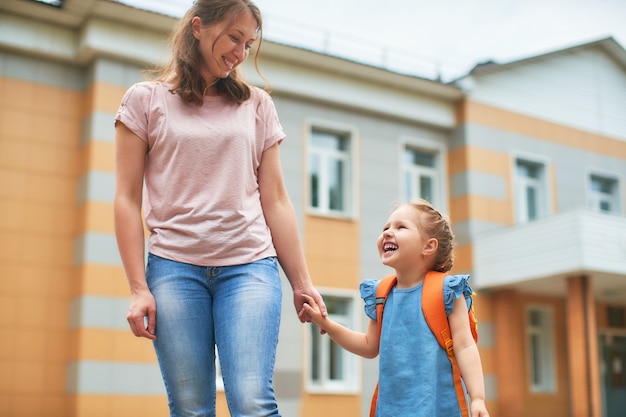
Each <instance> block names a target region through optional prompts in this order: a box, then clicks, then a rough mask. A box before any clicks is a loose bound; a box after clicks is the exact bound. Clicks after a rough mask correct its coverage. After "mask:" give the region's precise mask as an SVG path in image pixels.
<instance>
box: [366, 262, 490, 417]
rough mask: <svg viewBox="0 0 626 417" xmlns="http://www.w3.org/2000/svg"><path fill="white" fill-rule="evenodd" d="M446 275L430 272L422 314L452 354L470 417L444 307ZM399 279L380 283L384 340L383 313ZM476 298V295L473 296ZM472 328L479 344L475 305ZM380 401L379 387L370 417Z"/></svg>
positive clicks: (459, 395) (461, 404) (379, 306)
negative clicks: (444, 281) (388, 297)
mask: <svg viewBox="0 0 626 417" xmlns="http://www.w3.org/2000/svg"><path fill="white" fill-rule="evenodd" d="M444 278H445V274H444V273H443V272H435V271H430V272H428V273H427V274H426V277H425V278H424V286H423V288H422V311H423V312H424V317H425V318H426V322H427V323H428V327H430V330H431V331H432V332H433V334H434V335H435V337H436V338H437V341H438V342H439V345H440V346H441V347H442V348H443V349H445V350H446V352H447V353H448V359H450V363H451V364H452V377H453V379H454V388H455V390H456V397H457V400H458V401H459V407H460V408H461V414H462V415H463V417H468V415H469V411H468V408H467V401H466V400H465V393H464V392H463V385H462V383H461V371H460V369H459V365H458V364H457V361H456V358H455V357H454V350H453V349H452V337H451V335H450V325H449V324H448V317H447V316H446V310H445V306H444V303H443V280H444ZM396 282H397V279H396V276H395V275H387V276H386V277H384V278H383V279H381V280H380V283H379V284H378V288H377V289H376V316H377V319H378V337H379V340H380V333H381V331H382V324H383V309H384V308H385V302H386V301H387V295H388V294H389V291H391V288H393V286H394V285H396ZM472 296H474V294H472ZM468 315H469V322H470V328H471V331H472V336H473V337H474V341H476V342H478V320H477V319H476V313H475V311H474V303H472V308H471V309H470V311H469V313H468ZM377 401H378V384H376V389H375V390H374V395H373V396H372V404H371V407H370V417H374V415H375V414H376V403H377Z"/></svg>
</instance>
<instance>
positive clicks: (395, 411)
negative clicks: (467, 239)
mask: <svg viewBox="0 0 626 417" xmlns="http://www.w3.org/2000/svg"><path fill="white" fill-rule="evenodd" d="M468 280H469V275H454V276H446V278H445V280H444V285H443V295H444V305H445V309H446V315H449V314H450V313H451V312H452V310H453V308H454V300H455V299H457V298H459V297H461V296H465V300H466V302H467V305H468V311H469V308H471V305H472V289H471V288H470V286H469V283H468ZM378 283H379V281H378V280H365V281H363V282H362V283H361V285H360V292H361V298H363V300H364V301H365V314H367V316H368V317H369V318H371V319H372V320H376V319H377V318H376V287H377V286H378ZM422 287H423V285H422V284H419V285H417V286H415V287H413V288H406V289H405V288H403V289H398V288H395V287H394V288H393V289H392V290H391V291H390V293H389V296H388V298H387V303H386V304H385V310H384V314H383V328H382V334H381V337H380V354H379V382H378V405H377V407H376V417H399V416H402V417H454V416H460V415H461V410H460V408H459V405H458V401H457V398H456V392H455V390H454V381H453V379H452V367H451V365H450V360H449V359H448V357H447V355H446V352H445V350H443V349H442V348H441V347H440V346H439V343H437V339H436V338H435V336H434V335H433V334H432V332H431V331H430V328H429V327H428V324H427V323H426V319H425V318H424V313H423V312H422Z"/></svg>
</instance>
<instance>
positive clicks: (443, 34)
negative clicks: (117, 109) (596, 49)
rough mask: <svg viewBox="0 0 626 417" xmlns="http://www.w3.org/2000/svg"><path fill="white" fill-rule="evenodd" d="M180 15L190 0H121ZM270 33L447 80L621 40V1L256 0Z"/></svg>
mask: <svg viewBox="0 0 626 417" xmlns="http://www.w3.org/2000/svg"><path fill="white" fill-rule="evenodd" d="M122 1H123V2H125V3H129V4H135V5H137V4H144V5H148V6H147V8H153V9H159V8H160V9H161V10H162V11H165V12H167V13H168V14H174V15H176V16H182V14H183V13H184V12H185V10H186V9H187V8H188V7H189V6H190V5H191V3H192V0H122ZM255 3H256V4H257V5H258V6H259V8H260V9H261V12H262V13H263V16H264V20H265V22H264V36H265V38H267V39H268V40H273V41H278V42H283V43H288V44H293V45H295V46H301V47H305V48H310V49H315V50H318V51H321V52H326V53H330V54H335V55H340V56H343V57H346V58H349V59H354V60H357V61H361V62H365V63H368V64H373V65H381V66H385V67H387V68H389V69H392V70H395V71H399V72H407V73H413V74H416V75H421V76H425V77H434V76H436V75H437V74H441V75H442V76H443V78H444V80H446V79H450V78H454V77H456V76H459V75H463V74H465V73H467V72H468V71H469V70H470V69H471V68H472V67H473V66H474V65H475V64H477V63H479V62H483V61H486V60H490V59H491V60H494V61H496V62H509V61H513V60H516V59H521V58H526V57H530V56H533V55H538V54H541V53H545V52H550V51H554V50H557V49H561V48H566V47H569V46H574V45H578V44H581V43H586V42H590V41H594V40H598V39H600V38H604V37H608V36H613V37H614V38H615V39H616V40H617V41H618V42H619V43H620V44H621V45H622V46H623V47H626V0H255Z"/></svg>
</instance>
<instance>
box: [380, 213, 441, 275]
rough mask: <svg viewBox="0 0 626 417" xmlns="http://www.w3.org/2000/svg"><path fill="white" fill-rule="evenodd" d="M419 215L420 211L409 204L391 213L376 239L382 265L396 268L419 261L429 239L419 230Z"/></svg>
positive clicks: (402, 267)
mask: <svg viewBox="0 0 626 417" xmlns="http://www.w3.org/2000/svg"><path fill="white" fill-rule="evenodd" d="M419 216H420V213H419V212H418V211H417V210H415V209H414V208H413V207H411V206H409V205H403V206H400V207H399V208H398V209H396V210H395V211H394V212H393V213H391V215H390V216H389V219H388V220H387V223H386V224H385V226H384V227H383V232H382V233H381V235H380V236H379V237H378V241H377V246H378V254H379V255H380V259H381V261H382V263H383V264H384V265H387V266H389V267H392V268H395V269H396V270H397V269H404V268H406V267H407V266H411V265H416V264H417V263H419V262H420V261H421V259H422V254H423V251H424V250H425V248H426V247H427V243H428V240H429V239H428V236H424V235H423V233H422V231H421V230H420V226H419V225H420V221H419V220H420V218H419Z"/></svg>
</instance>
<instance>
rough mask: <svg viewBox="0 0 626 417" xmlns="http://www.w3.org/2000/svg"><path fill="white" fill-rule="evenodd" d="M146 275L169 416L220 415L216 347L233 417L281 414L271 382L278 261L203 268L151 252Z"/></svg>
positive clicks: (278, 298)
mask: <svg viewBox="0 0 626 417" xmlns="http://www.w3.org/2000/svg"><path fill="white" fill-rule="evenodd" d="M146 278H147V281H148V286H149V288H150V291H151V292H152V294H153V295H154V297H155V300H156V305H157V314H156V329H155V334H156V336H157V339H156V340H155V341H154V348H155V351H156V354H157V358H158V361H159V366H160V368H161V373H162V375H163V381H164V383H165V389H166V391H167V396H168V403H169V408H170V416H172V417H191V416H194V417H196V416H198V417H199V416H202V417H214V416H215V390H216V386H215V378H216V366H215V346H217V350H218V355H219V360H220V366H221V370H222V378H223V381H224V391H225V394H226V400H227V402H228V408H229V410H230V414H231V416H232V417H244V416H246V417H247V416H249V417H261V416H280V414H279V413H278V406H277V404H276V398H275V395H274V388H273V384H272V377H273V373H274V362H275V357H276V345H277V343H278V328H279V325H280V313H281V311H280V310H281V284H280V276H279V273H278V263H277V261H276V258H273V257H272V258H265V259H262V260H259V261H256V262H252V263H250V264H245V265H234V266H224V267H203V266H196V265H191V264H186V263H180V262H175V261H171V260H167V259H163V258H160V257H158V256H156V255H153V254H149V255H148V265H147V269H146Z"/></svg>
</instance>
